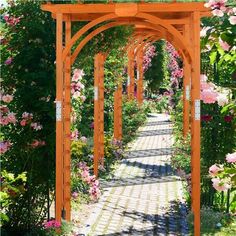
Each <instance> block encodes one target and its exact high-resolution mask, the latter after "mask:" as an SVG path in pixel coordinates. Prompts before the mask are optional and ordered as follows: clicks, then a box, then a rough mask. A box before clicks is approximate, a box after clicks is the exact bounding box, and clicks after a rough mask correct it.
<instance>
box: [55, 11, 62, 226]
mask: <svg viewBox="0 0 236 236" xmlns="http://www.w3.org/2000/svg"><path fill="white" fill-rule="evenodd" d="M56 24H57V25H56V40H57V43H56V86H57V87H56V205H55V207H56V209H55V210H56V220H57V221H59V222H61V214H62V207H63V206H62V200H63V137H62V135H63V123H62V119H63V117H62V116H63V112H62V106H63V104H62V102H63V101H62V100H63V61H62V35H63V34H62V33H63V32H62V30H63V25H62V14H61V13H58V14H57V23H56Z"/></svg>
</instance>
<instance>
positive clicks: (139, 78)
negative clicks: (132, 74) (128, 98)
mask: <svg viewBox="0 0 236 236" xmlns="http://www.w3.org/2000/svg"><path fill="white" fill-rule="evenodd" d="M137 101H138V104H139V105H142V104H143V48H141V50H140V51H139V53H138V54H137Z"/></svg>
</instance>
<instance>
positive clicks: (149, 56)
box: [143, 45, 156, 72]
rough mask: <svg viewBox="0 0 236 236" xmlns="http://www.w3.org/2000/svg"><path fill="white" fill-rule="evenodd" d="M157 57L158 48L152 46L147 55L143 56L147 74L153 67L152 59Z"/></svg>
mask: <svg viewBox="0 0 236 236" xmlns="http://www.w3.org/2000/svg"><path fill="white" fill-rule="evenodd" d="M154 56H156V47H155V46H154V45H151V46H150V47H148V48H147V50H146V52H145V55H144V56H143V71H144V72H146V71H147V70H148V68H149V67H150V66H151V65H152V63H151V62H152V58H153V57H154Z"/></svg>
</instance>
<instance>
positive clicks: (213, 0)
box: [205, 0, 236, 25]
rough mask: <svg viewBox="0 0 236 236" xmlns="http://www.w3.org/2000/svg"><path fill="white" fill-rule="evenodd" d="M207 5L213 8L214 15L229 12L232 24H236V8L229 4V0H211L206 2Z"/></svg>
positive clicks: (220, 15)
mask: <svg viewBox="0 0 236 236" xmlns="http://www.w3.org/2000/svg"><path fill="white" fill-rule="evenodd" d="M205 7H209V8H211V9H212V14H213V15H214V16H218V17H223V16H224V14H227V15H228V16H229V22H230V24H231V25H235V24H236V8H235V7H230V6H227V0H209V1H208V2H207V3H205Z"/></svg>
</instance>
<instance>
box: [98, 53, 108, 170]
mask: <svg viewBox="0 0 236 236" xmlns="http://www.w3.org/2000/svg"><path fill="white" fill-rule="evenodd" d="M99 58H100V59H99V69H98V70H99V86H98V94H99V99H98V100H99V149H100V151H99V164H101V165H102V166H104V63H105V60H106V55H105V54H102V53H99Z"/></svg>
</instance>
